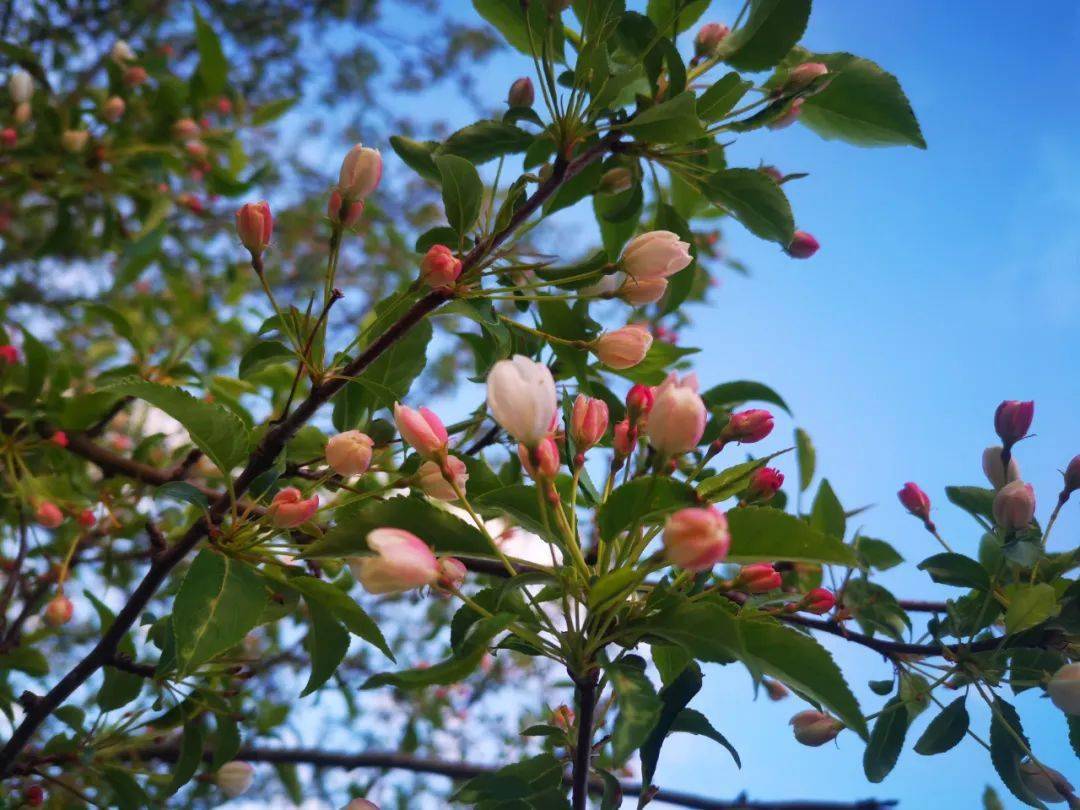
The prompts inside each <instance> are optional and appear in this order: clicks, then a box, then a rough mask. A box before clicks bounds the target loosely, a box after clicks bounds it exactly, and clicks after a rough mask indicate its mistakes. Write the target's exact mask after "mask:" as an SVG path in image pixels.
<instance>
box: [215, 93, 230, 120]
mask: <svg viewBox="0 0 1080 810" xmlns="http://www.w3.org/2000/svg"><path fill="white" fill-rule="evenodd" d="M214 106H215V107H217V111H218V115H230V114H231V113H232V111H233V103H232V100H230V99H229V97H228V96H219V97H218V100H217V101H215V102H214Z"/></svg>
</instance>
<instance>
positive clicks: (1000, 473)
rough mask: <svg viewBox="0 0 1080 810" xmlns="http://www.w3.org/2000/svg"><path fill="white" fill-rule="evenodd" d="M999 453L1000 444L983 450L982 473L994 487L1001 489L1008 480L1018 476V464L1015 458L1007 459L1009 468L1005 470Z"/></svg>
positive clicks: (1000, 449) (1000, 450)
mask: <svg viewBox="0 0 1080 810" xmlns="http://www.w3.org/2000/svg"><path fill="white" fill-rule="evenodd" d="M1001 453H1002V447H1001V445H1000V444H996V445H994V446H992V447H987V448H986V449H985V450H983V455H982V468H983V474H984V475H986V480H988V481H989V482H990V483H991V485H992V486H993V487H994V489H1001V488H1002V487H1003V486H1005V485H1006V484H1008V483H1009V482H1010V481H1015V480H1016V479H1018V478H1019V477H1020V465H1019V464H1017V463H1016V459H1015V458H1010V459H1009V470H1008V472H1006V471H1005V465H1004V463H1003V462H1002V458H1001Z"/></svg>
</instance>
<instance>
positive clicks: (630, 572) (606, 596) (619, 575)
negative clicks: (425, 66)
mask: <svg viewBox="0 0 1080 810" xmlns="http://www.w3.org/2000/svg"><path fill="white" fill-rule="evenodd" d="M644 577H645V573H644V572H643V571H640V570H638V569H635V568H616V569H614V570H612V571H608V572H606V573H604V574H602V575H601V576H600V577H599V578H598V579H597V580H596V581H595V582H594V583H593V584H592V585H590V586H589V602H588V604H589V610H591V611H597V610H601V609H603V608H605V607H607V606H608V605H610V604H611V603H612V602H614V601H615V600H616V599H619V598H620V597H622V596H623V595H625V594H626V593H627V592H628V591H630V590H632V589H633V588H636V587H637V585H638V584H639V583H640V582H641V580H642V579H644Z"/></svg>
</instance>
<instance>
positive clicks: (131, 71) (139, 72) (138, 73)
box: [124, 65, 149, 87]
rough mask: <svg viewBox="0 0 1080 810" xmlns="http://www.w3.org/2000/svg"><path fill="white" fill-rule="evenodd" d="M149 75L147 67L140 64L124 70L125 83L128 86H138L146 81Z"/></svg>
mask: <svg viewBox="0 0 1080 810" xmlns="http://www.w3.org/2000/svg"><path fill="white" fill-rule="evenodd" d="M148 76H149V74H147V72H146V68H144V67H141V66H140V65H132V66H131V67H129V68H128V69H127V70H125V71H124V84H126V85H127V86H128V87H138V86H139V85H140V84H143V83H144V82H145V81H146V79H147V78H148Z"/></svg>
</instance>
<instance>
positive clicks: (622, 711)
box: [606, 656, 664, 765]
mask: <svg viewBox="0 0 1080 810" xmlns="http://www.w3.org/2000/svg"><path fill="white" fill-rule="evenodd" d="M638 662H639V663H640V665H636V664H637V663H638ZM606 671H607V674H608V678H609V680H610V681H611V686H612V688H613V689H614V691H615V697H616V700H617V701H618V704H619V715H618V717H617V718H616V719H615V728H614V731H613V732H612V738H611V744H612V752H611V756H612V758H613V759H614V761H615V762H616V763H617V764H620V765H621V764H622V763H624V762H626V760H627V759H629V758H630V755H631V754H633V753H634V751H636V750H638V748H640V747H641V746H642V745H643V744H644V743H645V740H646V739H647V738H648V737H649V732H651V731H652V729H653V726H655V725H656V722H657V720H659V719H660V713H661V711H662V709H663V705H664V704H663V702H662V701H661V700H660V698H658V697H657V696H656V690H655V689H654V688H653V685H652V683H651V682H650V681H649V678H648V676H647V675H646V674H645V662H644V661H642V660H641V659H640V658H637V656H632V657H630V658H628V659H624V661H623V662H621V663H617V664H611V665H609V666H608V667H607V668H606Z"/></svg>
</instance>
